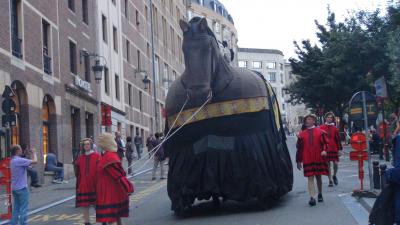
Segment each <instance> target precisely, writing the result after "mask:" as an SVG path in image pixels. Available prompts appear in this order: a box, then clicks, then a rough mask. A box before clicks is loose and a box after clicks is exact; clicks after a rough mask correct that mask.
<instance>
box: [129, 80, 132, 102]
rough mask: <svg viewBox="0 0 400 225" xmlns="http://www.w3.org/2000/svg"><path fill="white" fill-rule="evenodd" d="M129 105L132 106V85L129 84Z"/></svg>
mask: <svg viewBox="0 0 400 225" xmlns="http://www.w3.org/2000/svg"><path fill="white" fill-rule="evenodd" d="M128 105H129V106H132V85H131V84H128Z"/></svg>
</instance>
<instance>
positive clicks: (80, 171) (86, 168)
mask: <svg viewBox="0 0 400 225" xmlns="http://www.w3.org/2000/svg"><path fill="white" fill-rule="evenodd" d="M100 159H101V155H100V154H99V153H97V152H93V153H91V154H89V155H80V156H79V157H78V159H77V160H76V161H75V172H76V198H75V206H76V207H86V206H90V205H95V204H96V180H97V179H96V178H97V164H98V163H99V162H100Z"/></svg>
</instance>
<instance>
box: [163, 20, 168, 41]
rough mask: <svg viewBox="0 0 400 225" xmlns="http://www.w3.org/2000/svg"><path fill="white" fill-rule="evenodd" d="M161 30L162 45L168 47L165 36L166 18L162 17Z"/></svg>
mask: <svg viewBox="0 0 400 225" xmlns="http://www.w3.org/2000/svg"><path fill="white" fill-rule="evenodd" d="M162 31H163V44H164V47H165V48H167V47H168V37H167V20H166V19H165V18H164V17H163V18H162Z"/></svg>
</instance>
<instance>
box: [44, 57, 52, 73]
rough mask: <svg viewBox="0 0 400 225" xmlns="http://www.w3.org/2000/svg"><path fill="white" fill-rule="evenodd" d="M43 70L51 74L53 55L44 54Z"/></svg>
mask: <svg viewBox="0 0 400 225" xmlns="http://www.w3.org/2000/svg"><path fill="white" fill-rule="evenodd" d="M43 70H44V72H45V73H47V74H49V75H50V74H51V73H52V71H51V57H49V56H48V55H47V54H43Z"/></svg>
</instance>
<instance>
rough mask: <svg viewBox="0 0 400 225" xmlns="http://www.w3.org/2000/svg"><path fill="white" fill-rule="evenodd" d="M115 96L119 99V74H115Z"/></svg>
mask: <svg viewBox="0 0 400 225" xmlns="http://www.w3.org/2000/svg"><path fill="white" fill-rule="evenodd" d="M115 98H116V99H117V100H119V76H118V75H117V74H115Z"/></svg>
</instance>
